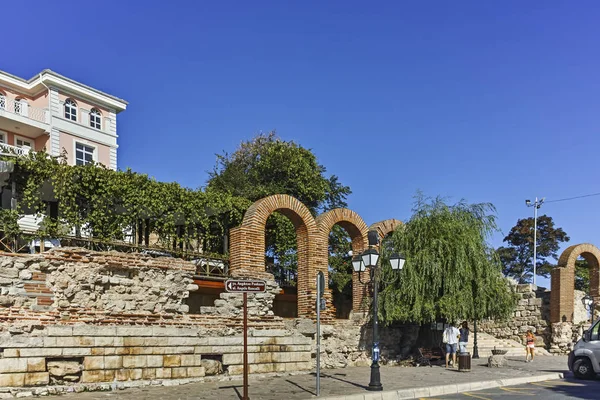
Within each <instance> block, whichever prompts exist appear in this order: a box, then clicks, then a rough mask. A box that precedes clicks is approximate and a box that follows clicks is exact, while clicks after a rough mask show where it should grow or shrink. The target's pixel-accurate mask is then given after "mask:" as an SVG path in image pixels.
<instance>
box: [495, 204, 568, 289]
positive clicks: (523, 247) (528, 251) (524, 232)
mask: <svg viewBox="0 0 600 400" xmlns="http://www.w3.org/2000/svg"><path fill="white" fill-rule="evenodd" d="M533 228H534V219H533V218H532V217H531V218H525V219H519V220H518V221H517V224H516V225H515V226H514V227H512V229H511V230H510V232H509V233H508V235H507V236H506V237H505V238H504V242H505V243H506V244H507V245H506V246H503V247H500V248H498V250H497V252H498V256H499V257H500V260H501V261H502V265H503V266H504V267H503V272H504V274H505V275H506V276H510V277H513V278H515V279H516V280H517V281H518V282H519V283H528V282H531V280H532V278H533V236H534V235H533ZM568 241H569V237H568V236H567V234H566V233H565V231H563V230H562V228H557V227H555V226H554V221H553V220H552V217H549V216H547V215H542V216H539V217H538V220H537V255H536V259H537V261H536V270H537V271H536V272H537V275H540V276H544V277H548V276H549V275H550V271H551V270H552V268H553V267H554V266H555V265H556V260H558V250H559V249H560V244H561V243H563V242H568Z"/></svg>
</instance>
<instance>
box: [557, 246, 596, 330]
mask: <svg viewBox="0 0 600 400" xmlns="http://www.w3.org/2000/svg"><path fill="white" fill-rule="evenodd" d="M579 256H582V257H583V258H584V259H585V260H586V261H587V263H588V266H589V268H590V295H591V296H592V297H593V298H594V303H597V302H598V301H599V300H600V298H599V295H600V293H599V292H600V275H599V274H600V268H599V266H600V249H598V248H597V247H596V246H594V245H593V244H589V243H584V244H578V245H574V246H571V247H568V248H567V249H566V250H565V251H563V253H562V254H561V255H560V258H559V259H558V266H557V267H555V268H554V269H553V270H552V272H551V287H552V290H551V292H550V322H553V323H554V322H572V321H573V312H574V306H575V305H574V297H575V295H574V290H575V261H577V258H578V257H579Z"/></svg>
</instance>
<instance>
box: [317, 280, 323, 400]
mask: <svg viewBox="0 0 600 400" xmlns="http://www.w3.org/2000/svg"><path fill="white" fill-rule="evenodd" d="M321 290H323V288H322V287H321V279H319V275H318V274H317V300H316V305H317V397H319V396H320V395H321Z"/></svg>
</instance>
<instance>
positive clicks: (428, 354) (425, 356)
mask: <svg viewBox="0 0 600 400" xmlns="http://www.w3.org/2000/svg"><path fill="white" fill-rule="evenodd" d="M418 352H419V353H418V355H417V361H416V362H415V364H416V365H417V367H419V366H421V365H429V366H430V367H432V366H433V365H432V362H435V363H439V362H441V361H443V360H444V352H443V351H442V349H441V348H440V347H419V348H418Z"/></svg>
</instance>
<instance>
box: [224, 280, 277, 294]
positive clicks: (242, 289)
mask: <svg viewBox="0 0 600 400" xmlns="http://www.w3.org/2000/svg"><path fill="white" fill-rule="evenodd" d="M266 288H267V284H266V283H265V281H257V280H242V279H228V280H227V281H225V290H227V291H228V292H230V293H259V292H264V291H265V290H266Z"/></svg>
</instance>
